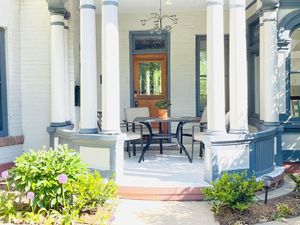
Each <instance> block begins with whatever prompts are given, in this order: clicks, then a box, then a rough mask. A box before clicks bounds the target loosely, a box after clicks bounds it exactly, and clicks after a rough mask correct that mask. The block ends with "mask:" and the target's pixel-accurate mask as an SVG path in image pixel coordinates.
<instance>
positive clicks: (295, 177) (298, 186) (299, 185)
mask: <svg viewBox="0 0 300 225" xmlns="http://www.w3.org/2000/svg"><path fill="white" fill-rule="evenodd" d="M289 177H290V178H291V179H292V180H293V181H294V182H295V183H296V189H297V191H300V176H299V175H294V174H289Z"/></svg>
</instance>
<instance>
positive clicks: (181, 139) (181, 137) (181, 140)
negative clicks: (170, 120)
mask: <svg viewBox="0 0 300 225" xmlns="http://www.w3.org/2000/svg"><path fill="white" fill-rule="evenodd" d="M180 142H181V144H183V136H182V126H181V128H180ZM179 152H180V154H182V148H180V151H179Z"/></svg>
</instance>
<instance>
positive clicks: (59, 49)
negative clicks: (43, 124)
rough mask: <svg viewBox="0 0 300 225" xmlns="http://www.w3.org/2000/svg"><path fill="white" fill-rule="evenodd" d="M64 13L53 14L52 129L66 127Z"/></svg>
mask: <svg viewBox="0 0 300 225" xmlns="http://www.w3.org/2000/svg"><path fill="white" fill-rule="evenodd" d="M64 50H65V47H64V13H51V127H61V126H65V125H66V116H65V98H64V95H65V91H64V89H65V67H64V65H65V53H64Z"/></svg>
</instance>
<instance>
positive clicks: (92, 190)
mask: <svg viewBox="0 0 300 225" xmlns="http://www.w3.org/2000/svg"><path fill="white" fill-rule="evenodd" d="M67 190H69V191H70V192H72V193H76V202H75V205H76V208H78V209H80V210H81V209H82V210H85V211H86V210H92V211H94V210H96V208H97V207H99V206H103V205H104V203H105V202H106V201H108V200H112V199H114V198H115V196H116V192H117V185H116V184H115V182H114V181H113V179H110V180H108V181H107V182H106V179H104V178H102V177H101V175H100V173H99V172H98V171H95V172H94V173H85V174H82V175H80V176H79V177H78V182H76V183H75V184H73V185H72V184H68V186H67Z"/></svg>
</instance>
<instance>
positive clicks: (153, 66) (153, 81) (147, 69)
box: [139, 62, 162, 95]
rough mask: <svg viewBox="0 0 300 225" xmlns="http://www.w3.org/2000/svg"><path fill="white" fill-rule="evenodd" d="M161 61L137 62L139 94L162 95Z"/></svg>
mask: <svg viewBox="0 0 300 225" xmlns="http://www.w3.org/2000/svg"><path fill="white" fill-rule="evenodd" d="M161 72H162V71H161V63H160V62H142V63H139V77H140V88H139V89H140V95H162V85H161V82H162V80H161V75H162V74H161Z"/></svg>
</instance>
